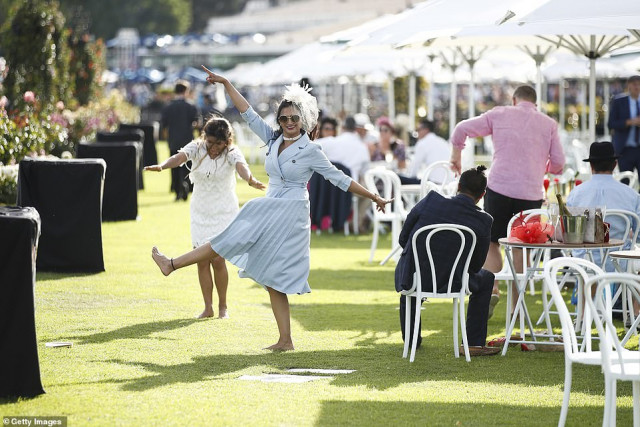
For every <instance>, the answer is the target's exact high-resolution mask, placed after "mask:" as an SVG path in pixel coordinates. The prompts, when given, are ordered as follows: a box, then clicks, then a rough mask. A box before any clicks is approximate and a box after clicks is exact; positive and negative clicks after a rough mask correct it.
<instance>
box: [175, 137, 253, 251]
mask: <svg viewBox="0 0 640 427" xmlns="http://www.w3.org/2000/svg"><path fill="white" fill-rule="evenodd" d="M179 151H181V152H183V153H185V154H186V155H187V159H188V160H191V165H192V166H191V168H192V169H191V173H190V174H189V178H190V179H191V182H192V183H193V195H192V196H191V243H192V244H193V247H198V246H200V245H202V244H203V243H208V242H209V240H211V238H212V237H215V236H217V235H218V234H219V233H220V232H221V231H222V230H224V229H225V228H226V227H227V226H228V225H229V223H231V221H233V219H234V218H235V217H236V215H237V214H238V210H239V208H238V197H237V196H236V163H238V162H240V163H245V164H246V163H247V162H246V160H245V158H244V155H243V154H242V151H240V149H239V148H238V147H235V146H233V147H231V149H230V150H229V151H228V152H227V153H226V155H225V154H221V155H220V156H218V157H216V158H215V159H212V158H211V157H209V156H208V155H207V151H206V148H205V147H204V144H203V145H201V146H200V147H198V144H197V142H195V141H192V142H190V143H189V144H187V145H186V146H184V147H183V148H181V149H180V150H179Z"/></svg>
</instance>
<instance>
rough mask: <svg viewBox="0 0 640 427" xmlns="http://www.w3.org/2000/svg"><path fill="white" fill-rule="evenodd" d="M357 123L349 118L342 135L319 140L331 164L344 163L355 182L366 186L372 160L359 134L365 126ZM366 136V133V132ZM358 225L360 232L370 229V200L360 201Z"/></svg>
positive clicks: (343, 127) (345, 122)
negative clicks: (368, 216)
mask: <svg viewBox="0 0 640 427" xmlns="http://www.w3.org/2000/svg"><path fill="white" fill-rule="evenodd" d="M359 127H361V124H360V123H358V122H357V120H356V119H355V118H353V117H351V116H349V117H347V118H346V119H345V121H344V124H343V126H342V133H340V135H338V136H336V137H333V138H332V137H327V138H322V139H320V140H318V142H319V143H320V144H321V145H322V151H324V154H325V155H326V156H327V158H328V159H329V161H330V162H331V163H342V164H343V165H344V166H346V167H348V168H349V170H350V171H351V178H353V180H354V181H356V182H358V183H360V184H364V173H365V171H366V170H367V169H368V168H369V165H370V163H371V159H370V157H369V149H368V148H367V144H366V142H365V141H364V140H363V139H362V136H361V133H360V132H359V130H360V131H362V130H363V129H364V125H362V128H361V129H359ZM364 134H366V131H365V132H364ZM357 203H358V224H359V228H360V231H365V230H367V228H368V223H367V217H366V216H367V210H368V209H369V207H370V206H371V203H370V202H369V201H368V200H365V201H364V202H360V200H358V202H357Z"/></svg>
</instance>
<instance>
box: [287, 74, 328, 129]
mask: <svg viewBox="0 0 640 427" xmlns="http://www.w3.org/2000/svg"><path fill="white" fill-rule="evenodd" d="M311 89H312V88H311V87H309V85H306V84H305V85H304V87H302V86H300V85H299V84H297V83H291V84H290V85H289V86H285V91H284V95H282V100H283V101H289V102H291V103H292V104H293V105H295V107H296V108H297V109H298V111H299V112H300V120H301V121H302V129H304V130H306V131H307V132H311V131H312V130H313V128H314V127H315V126H316V123H318V113H319V111H318V101H317V100H316V98H315V96H313V95H311V94H310V93H309V92H311Z"/></svg>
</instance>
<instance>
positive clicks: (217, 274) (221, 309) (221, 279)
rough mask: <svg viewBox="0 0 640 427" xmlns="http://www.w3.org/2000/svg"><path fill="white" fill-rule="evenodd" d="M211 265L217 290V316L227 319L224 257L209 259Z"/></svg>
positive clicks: (227, 277) (226, 276) (227, 273)
mask: <svg viewBox="0 0 640 427" xmlns="http://www.w3.org/2000/svg"><path fill="white" fill-rule="evenodd" d="M211 265H212V266H213V277H214V279H215V281H216V291H217V292H218V318H220V319H228V318H229V315H228V314H227V287H228V286H229V272H228V271H227V263H226V262H225V260H224V258H222V257H221V256H217V257H215V258H214V259H213V260H212V261H211ZM207 270H208V268H207Z"/></svg>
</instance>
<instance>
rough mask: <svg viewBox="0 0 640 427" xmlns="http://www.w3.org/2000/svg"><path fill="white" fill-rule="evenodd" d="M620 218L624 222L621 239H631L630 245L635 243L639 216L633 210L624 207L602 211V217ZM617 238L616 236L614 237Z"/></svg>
mask: <svg viewBox="0 0 640 427" xmlns="http://www.w3.org/2000/svg"><path fill="white" fill-rule="evenodd" d="M611 216H613V217H616V218H620V219H621V220H622V222H623V223H624V232H623V234H622V239H623V240H624V241H625V242H626V241H629V240H630V241H631V245H635V243H636V242H637V241H638V232H639V231H640V217H638V215H637V214H636V213H635V212H631V211H627V210H624V209H607V210H606V211H605V213H604V219H605V220H606V219H608V218H609V217H611ZM615 238H617V236H616V237H615Z"/></svg>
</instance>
